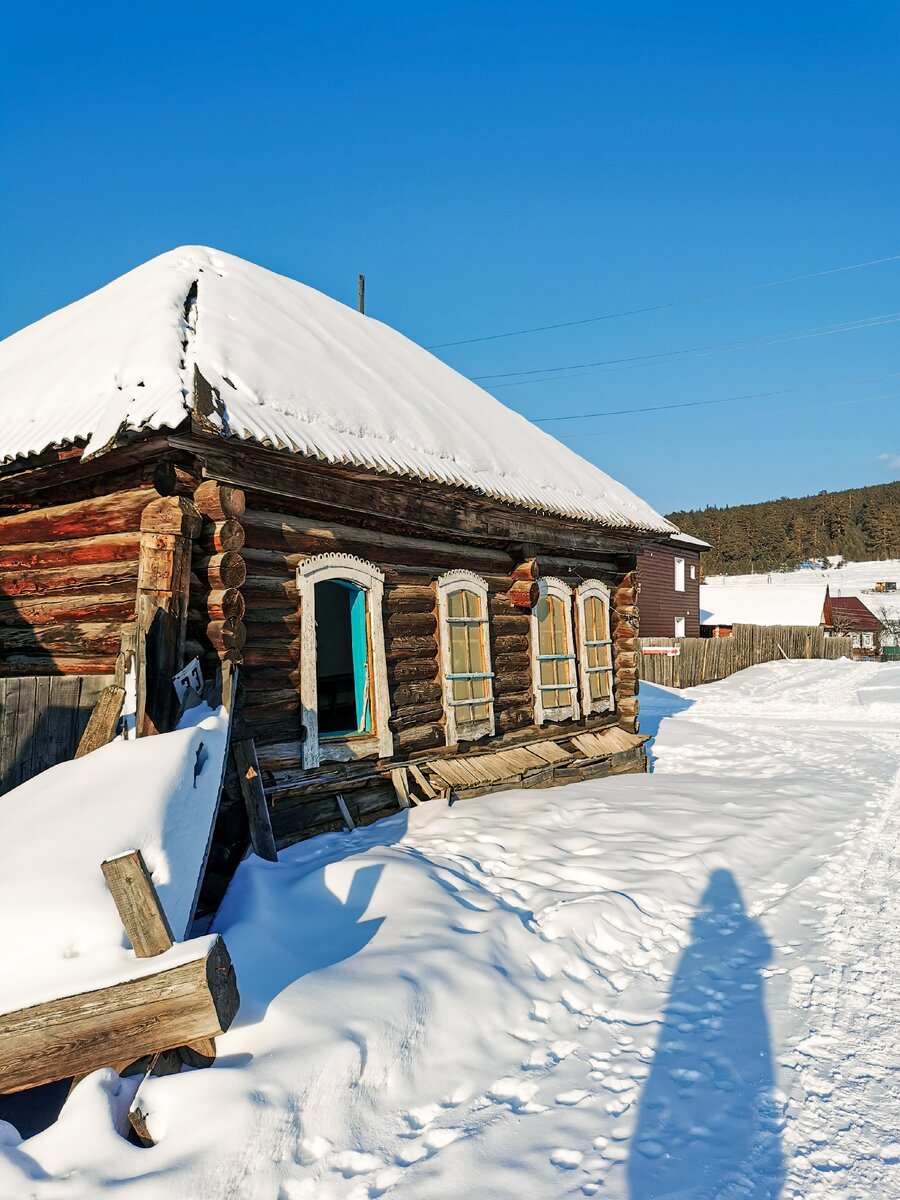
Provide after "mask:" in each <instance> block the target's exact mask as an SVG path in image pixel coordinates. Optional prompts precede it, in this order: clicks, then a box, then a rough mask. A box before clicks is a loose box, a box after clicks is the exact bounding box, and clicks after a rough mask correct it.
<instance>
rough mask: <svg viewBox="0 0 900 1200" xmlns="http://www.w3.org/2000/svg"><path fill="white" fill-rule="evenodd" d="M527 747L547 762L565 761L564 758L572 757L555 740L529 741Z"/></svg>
mask: <svg viewBox="0 0 900 1200" xmlns="http://www.w3.org/2000/svg"><path fill="white" fill-rule="evenodd" d="M528 749H529V751H530V752H531V753H532V754H536V755H537V756H538V758H542V759H543V760H544V762H548V763H558V762H565V761H566V759H568V758H571V757H572V756H571V754H570V753H569V752H568V750H564V749H563V748H562V746H558V745H557V744H556V742H530V743H529V745H528Z"/></svg>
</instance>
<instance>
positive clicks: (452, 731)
mask: <svg viewBox="0 0 900 1200" xmlns="http://www.w3.org/2000/svg"><path fill="white" fill-rule="evenodd" d="M435 586H436V590H437V602H438V630H439V638H440V645H441V695H442V697H443V704H444V732H445V736H446V739H447V745H448V746H454V745H456V743H457V742H458V741H459V740H460V739H462V740H464V741H467V742H474V741H477V740H478V739H479V738H484V737H493V736H494V729H495V724H494V682H493V681H494V672H493V670H492V668H491V637H490V609H489V607H488V585H487V584H486V583H485V581H484V580H483V579H482V578H481V577H480V576H479V575H475V574H473V573H472V572H471V571H447V572H446V574H444V575H441V576H440V577H439V578H438V580H437V582H436V585H435ZM454 592H474V593H475V595H476V596H478V598H479V600H480V601H481V611H482V614H483V615H482V616H481V617H479V618H467V620H477V621H478V623H479V624H480V625H481V626H482V640H483V645H484V674H485V676H486V677H487V678H488V679H489V680H490V681H491V683H490V688H489V693H488V696H487V697H486V698H485V699H484V700H483V701H481V703H484V704H486V705H487V708H488V716H487V717H485V718H483V719H482V720H479V721H457V719H456V709H457V708H458V707H460V702H459V701H456V700H454V699H453V688H452V687H451V682H452V679H451V671H450V615H449V603H448V602H449V599H450V597H451V595H452V594H453V593H454ZM454 619H456V618H454Z"/></svg>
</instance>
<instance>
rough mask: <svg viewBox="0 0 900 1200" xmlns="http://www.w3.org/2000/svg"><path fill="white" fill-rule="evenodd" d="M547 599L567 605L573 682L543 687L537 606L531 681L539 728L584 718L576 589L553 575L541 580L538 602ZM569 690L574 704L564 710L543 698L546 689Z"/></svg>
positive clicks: (533, 628)
mask: <svg viewBox="0 0 900 1200" xmlns="http://www.w3.org/2000/svg"><path fill="white" fill-rule="evenodd" d="M544 596H557V597H558V598H559V599H560V600H562V602H563V612H564V614H565V620H566V644H567V646H568V648H569V653H568V654H567V655H566V656H565V657H566V658H567V659H570V660H571V662H572V682H571V683H570V684H568V685H565V684H563V685H556V684H554V685H552V686H548V687H546V688H542V685H541V656H540V654H539V653H538V650H539V647H540V640H539V634H538V618H537V605H535V607H534V608H532V610H531V678H532V686H533V688H534V720H535V724H536V725H544V724H545V723H546V722H547V721H569V720H577V719H578V717H579V716H580V715H581V706H580V705H579V702H578V656H577V654H576V648H575V638H574V630H573V629H572V589H571V588H570V587H569V585H568V584H567V583H563V581H562V580H561V579H554V578H553V577H552V576H550V577H548V578H545V579H539V580H538V599H539V600H540V599H541V598H542V597H544ZM564 688H565V689H566V690H568V692H569V695H570V696H571V697H572V703H571V704H566V705H563V706H562V707H560V708H547V707H545V706H544V703H543V700H542V699H541V692H542V690H545V691H561V690H563V689H564Z"/></svg>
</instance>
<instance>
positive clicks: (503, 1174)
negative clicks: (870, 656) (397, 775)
mask: <svg viewBox="0 0 900 1200" xmlns="http://www.w3.org/2000/svg"><path fill="white" fill-rule="evenodd" d="M641 698H642V709H643V711H642V721H643V726H644V729H645V731H649V732H652V731H654V730H656V729H657V727H658V735H657V737H656V740H655V743H654V746H653V750H654V759H655V763H654V773H653V774H652V775H650V776H628V777H621V778H617V779H613V780H605V781H599V782H596V783H582V784H576V785H572V786H570V787H567V788H560V789H555V790H549V791H532V792H507V793H504V794H502V795H497V796H493V797H488V798H481V799H477V800H470V801H464V802H460V803H459V804H457V805H455V806H454V807H453V808H452V809H451V808H448V807H446V806H445V805H441V804H438V803H432V804H430V805H424V806H422V807H421V808H418V809H414V810H413V811H412V812H410V813H409V815H408V818H407V816H406V815H405V814H404V815H398V816H396V817H392V818H389V819H387V820H384V821H381V822H379V823H378V824H376V825H374V826H371V827H369V828H367V829H364V830H360V831H357V832H356V833H354V834H349V835H342V834H328V835H325V836H322V837H319V838H316V839H315V840H313V841H310V842H306V843H303V844H301V845H299V846H296V847H294V848H292V849H290V850H288V851H286V852H283V853H282V855H281V862H279V863H278V864H269V863H263V862H261V861H259V860H257V859H248V860H247V861H245V862H244V863H243V864H242V866H241V868H240V869H239V872H238V875H237V877H236V879H235V883H234V885H233V886H232V889H231V891H230V893H229V895H228V897H227V899H226V903H225V905H224V907H223V909H222V911H221V913H220V915H219V918H218V922H217V927H218V928H219V929H220V930H221V931H222V932H223V933H224V935H225V938H226V941H227V943H228V946H229V948H230V951H231V954H232V956H233V958H234V960H235V965H236V968H237V973H238V982H239V985H240V988H241V994H242V999H243V1004H242V1008H241V1011H240V1013H239V1014H238V1017H237V1020H236V1022H235V1025H234V1026H233V1027H232V1029H231V1030H229V1032H228V1033H227V1034H226V1035H225V1036H224V1037H222V1038H221V1039H220V1041H219V1049H220V1057H219V1060H218V1062H217V1064H216V1066H215V1067H214V1068H213V1069H211V1070H208V1071H193V1072H187V1071H185V1072H182V1073H181V1074H180V1075H177V1076H170V1077H167V1078H160V1079H153V1080H150V1081H148V1082H147V1083H146V1084H144V1085H143V1087H142V1107H143V1108H144V1109H145V1110H146V1111H148V1112H149V1114H150V1116H149V1124H150V1129H151V1131H152V1133H153V1134H154V1136H155V1138H156V1139H157V1142H158V1144H157V1145H156V1146H155V1147H154V1148H153V1149H148V1150H144V1149H139V1148H137V1147H134V1146H131V1145H130V1144H128V1143H127V1142H126V1141H125V1140H124V1139H123V1138H122V1137H120V1136H119V1134H118V1133H117V1132H116V1126H117V1124H118V1125H119V1127H121V1120H122V1114H123V1112H124V1109H125V1108H126V1107H127V1104H128V1103H129V1101H130V1100H131V1097H132V1093H133V1091H134V1086H135V1085H134V1084H133V1083H131V1082H129V1081H120V1080H119V1079H118V1077H117V1076H116V1075H114V1074H113V1073H112V1072H111V1071H101V1072H97V1073H95V1074H94V1075H93V1076H91V1077H89V1078H88V1079H86V1080H85V1081H83V1082H82V1083H81V1084H79V1086H78V1087H77V1088H76V1089H75V1090H74V1092H73V1093H72V1095H71V1096H70V1098H69V1100H68V1102H67V1104H66V1106H65V1108H64V1109H63V1112H62V1115H61V1117H60V1119H59V1120H58V1121H57V1123H56V1124H55V1125H53V1126H51V1127H50V1128H49V1129H48V1130H46V1131H45V1132H43V1133H40V1134H38V1135H36V1136H34V1137H32V1138H30V1139H29V1140H27V1141H24V1142H20V1141H19V1138H18V1137H17V1135H16V1134H15V1131H14V1130H13V1129H12V1127H10V1126H5V1127H0V1195H2V1196H3V1197H4V1198H5V1197H16V1198H17V1200H18V1198H20V1197H37V1198H39V1200H75V1198H82V1197H96V1196H98V1195H100V1194H102V1195H103V1196H123V1197H127V1198H128V1200H147V1198H157V1197H159V1198H162V1197H167V1198H176V1200H182V1198H184V1200H189V1198H190V1200H212V1198H216V1200H218V1198H225V1197H228V1198H229V1200H230V1198H233V1197H239V1198H246V1200H307V1198H308V1200H338V1198H340V1200H370V1198H375V1197H382V1196H383V1197H387V1198H389V1200H463V1198H465V1200H480V1198H484V1200H507V1198H508V1200H513V1198H515V1200H556V1198H560V1200H561V1198H563V1197H582V1196H592V1195H600V1196H603V1197H611V1198H613V1200H616V1198H623V1200H624V1198H626V1197H628V1198H630V1200H651V1198H662V1197H669V1198H673V1197H682V1198H684V1200H688V1198H689V1200H712V1198H716V1200H738V1198H741V1200H763V1198H768V1197H775V1196H778V1195H782V1196H785V1197H796V1198H800V1197H802V1198H803V1200H818V1198H821V1197H866V1198H869V1197H897V1196H900V1134H898V1129H900V1077H898V1070H897V1062H898V1059H897V1053H896V1047H897V1027H896V1026H897V1020H898V1015H897V1014H898V1012H900V923H898V921H897V917H896V909H897V891H898V880H900V790H898V768H900V666H894V665H891V664H887V665H877V664H862V663H857V664H851V663H849V662H846V661H842V662H834V663H832V662H782V663H771V664H767V665H765V666H761V667H756V668H753V669H752V670H750V671H745V672H743V673H741V674H739V675H737V676H734V677H732V678H731V679H729V680H725V681H723V682H721V683H718V684H711V685H707V686H706V687H705V688H702V689H699V688H698V689H695V690H693V691H690V692H682V693H674V692H666V691H664V690H663V689H658V688H651V687H648V686H645V687H644V688H643V689H642V693H641Z"/></svg>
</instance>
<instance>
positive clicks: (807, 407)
mask: <svg viewBox="0 0 900 1200" xmlns="http://www.w3.org/2000/svg"><path fill="white" fill-rule="evenodd" d="M896 397H900V392H882V393H880V394H879V395H877V396H857V397H854V398H853V399H850V400H820V401H819V402H818V403H816V404H801V405H799V406H798V407H797V408H792V409H791V410H790V415H791V416H793V414H794V413H800V412H811V411H812V410H814V409H818V408H842V407H844V406H845V405H848V404H868V403H871V402H872V401H874V400H893V399H895V398H896ZM632 411H634V412H639V411H641V410H639V409H633V410H632ZM749 415H750V414H749V411H748V412H740V413H737V414H732V419H733V418H734V417H737V418H738V419H739V418H740V417H741V416H749ZM724 420H725V418H724V416H720V417H719V420H718V421H717V422H716V421H714V422H713V424H720V423H721V422H722V421H724ZM580 436H581V437H582V438H583V439H587V438H591V437H599V436H601V434H600V431H599V430H598V431H595V432H593V433H591V432H586V433H584V434H582V435H580Z"/></svg>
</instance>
